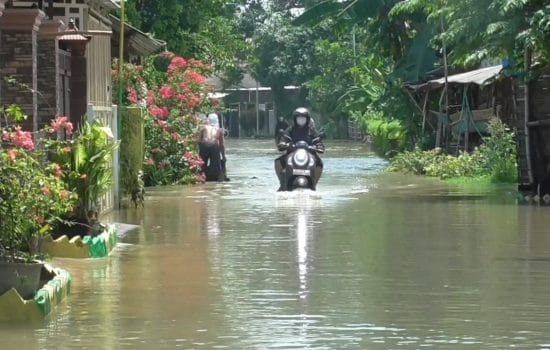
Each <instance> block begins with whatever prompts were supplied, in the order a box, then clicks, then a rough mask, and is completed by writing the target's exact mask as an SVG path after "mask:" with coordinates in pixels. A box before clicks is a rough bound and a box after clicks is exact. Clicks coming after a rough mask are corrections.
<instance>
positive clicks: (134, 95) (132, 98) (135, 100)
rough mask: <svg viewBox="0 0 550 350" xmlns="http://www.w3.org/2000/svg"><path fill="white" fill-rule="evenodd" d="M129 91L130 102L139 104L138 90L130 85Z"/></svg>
mask: <svg viewBox="0 0 550 350" xmlns="http://www.w3.org/2000/svg"><path fill="white" fill-rule="evenodd" d="M127 92H128V101H130V103H131V104H133V105H137V103H138V94H137V91H136V90H135V89H134V88H132V87H131V86H128V89H127Z"/></svg>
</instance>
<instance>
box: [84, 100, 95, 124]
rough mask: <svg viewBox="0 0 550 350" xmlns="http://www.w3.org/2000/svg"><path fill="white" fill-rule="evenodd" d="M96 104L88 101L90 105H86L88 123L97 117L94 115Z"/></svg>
mask: <svg viewBox="0 0 550 350" xmlns="http://www.w3.org/2000/svg"><path fill="white" fill-rule="evenodd" d="M94 114H95V113H94V105H93V104H91V103H88V106H87V107H86V120H87V121H88V123H92V122H93V121H94V119H95V115H94Z"/></svg>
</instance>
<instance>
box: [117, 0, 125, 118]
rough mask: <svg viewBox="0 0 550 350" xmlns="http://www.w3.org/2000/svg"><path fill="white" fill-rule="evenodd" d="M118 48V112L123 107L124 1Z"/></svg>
mask: <svg viewBox="0 0 550 350" xmlns="http://www.w3.org/2000/svg"><path fill="white" fill-rule="evenodd" d="M118 45H119V47H118V108H119V109H118V110H119V111H121V107H122V88H123V85H124V84H123V82H122V69H123V65H124V0H120V39H119V44H118Z"/></svg>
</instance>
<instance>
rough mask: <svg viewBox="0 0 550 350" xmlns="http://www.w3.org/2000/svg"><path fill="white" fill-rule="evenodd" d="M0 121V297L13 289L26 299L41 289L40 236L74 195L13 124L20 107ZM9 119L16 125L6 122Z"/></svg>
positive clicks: (69, 206)
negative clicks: (3, 122) (1, 122)
mask: <svg viewBox="0 0 550 350" xmlns="http://www.w3.org/2000/svg"><path fill="white" fill-rule="evenodd" d="M5 112H6V113H5V114H6V115H5V124H4V126H2V125H0V134H1V139H0V218H1V220H0V295H1V294H3V293H4V292H6V291H7V290H9V289H11V288H15V289H16V290H17V291H18V292H19V294H20V295H21V296H22V297H24V298H28V297H30V296H32V295H33V294H34V292H35V291H36V290H37V289H38V288H39V282H40V273H41V269H42V263H41V262H40V261H38V260H37V258H38V257H39V256H38V244H39V241H40V238H41V237H42V236H43V235H45V234H47V233H48V232H49V231H50V230H51V228H52V227H53V226H54V225H55V224H56V222H59V221H60V220H61V219H60V217H61V216H62V215H63V214H65V213H67V212H69V211H70V210H72V207H73V204H74V199H75V196H74V195H73V194H71V193H70V192H69V191H68V190H67V189H66V188H65V184H64V183H63V181H62V179H61V173H60V172H59V171H58V168H57V167H56V165H55V164H52V163H49V162H48V161H47V159H46V157H45V155H44V154H43V153H42V152H37V151H35V145H34V142H33V140H32V135H31V133H29V132H25V131H23V130H22V129H21V127H20V126H18V125H17V123H18V122H20V121H21V120H22V118H24V116H23V115H22V112H21V110H20V108H18V107H16V106H10V108H9V109H7V110H6V111H5ZM8 117H10V119H12V120H13V122H14V123H15V124H13V125H12V126H10V125H9V124H8Z"/></svg>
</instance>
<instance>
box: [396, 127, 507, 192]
mask: <svg viewBox="0 0 550 350" xmlns="http://www.w3.org/2000/svg"><path fill="white" fill-rule="evenodd" d="M489 132H490V136H488V137H486V138H485V139H484V144H483V145H482V146H481V147H480V148H479V149H476V150H475V151H474V152H472V153H462V154H460V155H459V156H458V157H454V156H451V155H447V154H445V153H444V152H442V151H441V150H439V149H435V150H430V151H422V150H421V149H418V148H417V149H415V150H413V151H406V152H402V153H400V154H398V155H396V156H395V157H394V158H393V159H392V160H391V164H390V167H389V171H394V172H401V173H412V174H418V175H426V176H432V177H438V178H440V179H444V180H445V179H452V178H460V177H488V178H489V179H490V181H491V182H493V183H515V182H517V166H516V152H515V143H514V139H513V137H514V135H513V133H512V132H510V131H509V130H508V129H507V128H506V126H505V125H504V124H503V123H502V121H500V120H499V119H493V120H491V121H490V122H489Z"/></svg>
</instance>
